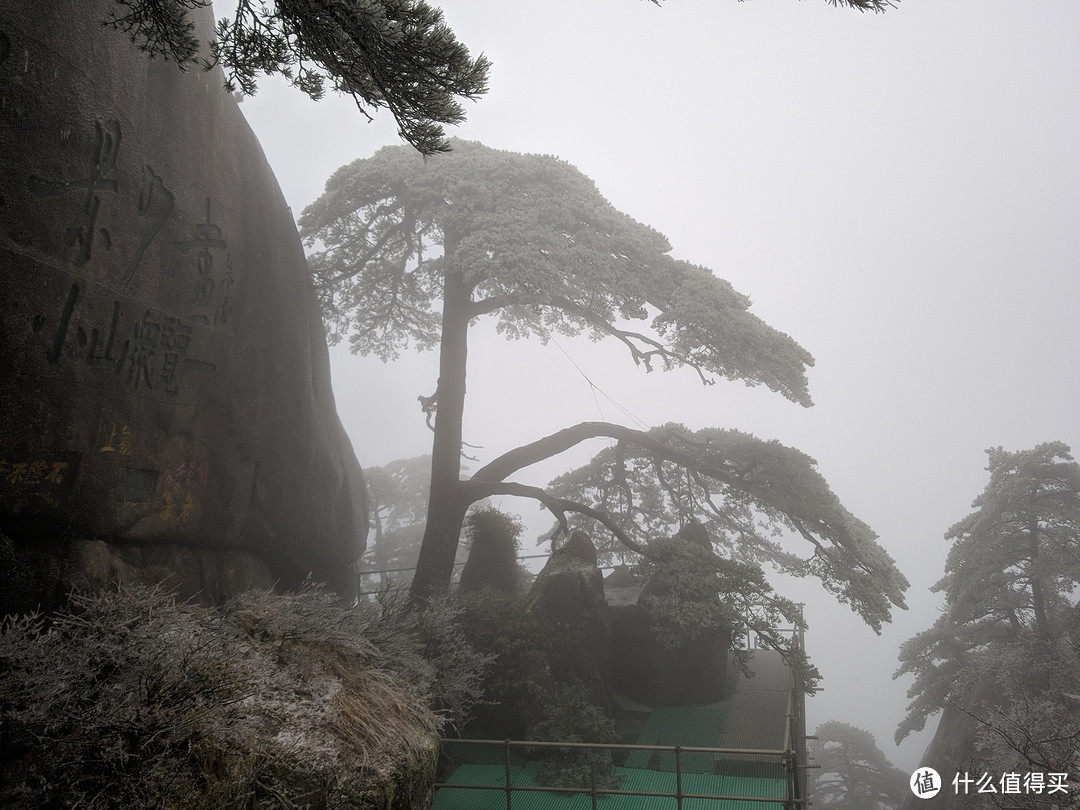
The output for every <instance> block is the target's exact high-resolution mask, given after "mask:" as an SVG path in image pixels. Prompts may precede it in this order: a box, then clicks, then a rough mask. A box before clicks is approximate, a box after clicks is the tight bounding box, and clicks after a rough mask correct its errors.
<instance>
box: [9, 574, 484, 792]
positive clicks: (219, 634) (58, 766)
mask: <svg viewBox="0 0 1080 810" xmlns="http://www.w3.org/2000/svg"><path fill="white" fill-rule="evenodd" d="M425 623H426V624H428V625H430V624H436V625H439V629H438V630H431V629H430V628H428V629H426V630H424V626H425ZM421 630H423V632H421ZM440 633H442V634H443V635H445V636H449V637H451V638H452V637H453V636H454V630H453V627H452V620H451V621H449V622H447V621H441V622H440V621H437V620H435V619H431V618H424V617H423V614H414V613H407V612H405V611H401V610H386V609H384V608H382V607H379V606H367V607H364V606H361V607H359V608H352V607H350V606H348V605H345V604H343V603H342V602H341V601H340V600H339V599H338V598H337V597H335V596H333V595H332V594H329V593H327V592H325V591H323V590H321V589H319V588H316V587H312V588H306V589H304V590H302V591H301V592H299V593H293V594H286V595H276V594H272V593H267V592H251V593H247V594H243V595H241V596H239V597H237V598H236V599H234V600H233V601H232V602H230V603H229V604H227V605H226V606H224V607H222V608H217V609H211V608H203V607H196V606H191V605H183V604H180V605H178V604H176V603H175V601H174V600H173V599H172V598H170V597H169V596H168V595H166V594H165V593H163V592H162V591H160V590H158V589H147V588H138V587H124V588H121V589H119V590H117V591H112V592H99V593H92V594H77V595H75V596H73V597H72V600H71V606H70V608H69V609H68V610H67V611H65V612H64V613H62V614H59V615H56V616H52V617H43V616H40V615H26V616H22V617H19V618H9V619H7V620H6V622H5V626H4V628H3V633H2V634H0V735H2V736H0V806H3V807H11V808H41V807H50V806H51V807H72V806H79V807H85V808H121V807H123V808H138V807H169V808H262V807H267V808H269V807H291V806H297V807H309V808H313V809H314V808H330V807H334V808H339V807H358V808H362V807H375V806H378V807H383V806H385V801H386V799H385V795H386V792H387V785H388V784H390V783H391V782H395V783H397V787H396V790H397V791H398V793H399V795H400V793H401V791H402V773H409V772H421V773H422V772H424V771H425V770H427V769H429V768H430V767H431V766H432V764H433V762H434V757H435V754H436V738H437V735H438V733H439V731H440V729H441V727H442V725H443V717H442V716H440V715H439V714H437V713H436V712H435V711H434V710H433V709H432V708H431V704H432V701H434V700H436V699H437V698H436V692H437V689H436V676H437V674H438V672H439V671H441V670H447V669H451V670H452V669H454V668H455V667H459V668H460V667H464V668H465V669H467V668H468V667H469V666H474V665H478V663H480V659H478V658H476V657H475V656H472V657H471V658H470V657H469V656H465V660H464V662H448V661H446V660H441V659H440V655H444V656H445V655H453V654H455V653H457V652H462V650H459V649H457V648H451V647H444V648H443V649H442V651H441V652H440V651H439V650H434V651H433V653H434V655H433V657H432V658H425V656H424V652H425V648H428V649H429V651H430V650H431V638H434V637H438V636H439V634H440ZM464 677H466V680H467V675H466V676H464ZM475 677H479V673H476V674H475ZM456 700H458V702H459V705H458V706H457V707H456V709H455V710H457V711H461V710H462V708H463V703H467V700H466V699H464V698H463V697H462V696H458V697H457V698H456ZM464 708H465V709H467V706H464ZM421 781H422V780H421Z"/></svg>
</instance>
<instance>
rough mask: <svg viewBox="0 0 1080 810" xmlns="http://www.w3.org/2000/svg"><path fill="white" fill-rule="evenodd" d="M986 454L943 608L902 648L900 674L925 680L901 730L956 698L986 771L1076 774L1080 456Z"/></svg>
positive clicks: (1056, 447)
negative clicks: (984, 476) (983, 478)
mask: <svg viewBox="0 0 1080 810" xmlns="http://www.w3.org/2000/svg"><path fill="white" fill-rule="evenodd" d="M987 455H988V457H989V466H988V467H987V469H988V471H989V473H990V480H989V483H988V484H987V485H986V488H985V490H984V491H983V493H982V494H981V495H979V497H977V498H976V499H975V501H974V504H973V506H974V507H975V511H974V512H972V513H971V514H970V515H968V516H967V517H966V518H964V519H963V520H961V521H960V522H959V523H957V524H956V525H954V526H953V527H952V528H951V529H949V531H948V532H947V533H946V535H945V537H946V539H947V540H949V541H951V542H952V544H953V545H952V548H951V549H950V551H949V556H948V559H947V561H946V564H945V576H944V577H943V578H942V579H941V580H940V581H939V582H938V583H937V584H936V585H935V586H934V588H933V590H935V591H937V592H941V593H943V594H944V595H945V609H944V611H943V612H942V613H941V616H940V617H939V618H938V619H937V621H935V622H934V624H933V626H932V627H931V628H930V629H928V630H925V631H923V632H921V633H919V634H918V635H916V636H915V637H913V638H911V639H909V640H908V641H906V642H905V643H904V645H903V646H902V647H901V650H900V662H901V666H900V669H899V670H898V672H897V676H900V675H904V674H912V675H914V677H915V681H914V684H913V685H912V686H911V688H910V689H909V690H908V696H909V697H910V698H912V702H911V704H910V705H909V707H908V714H907V717H906V718H905V719H904V720H903V722H902V723H901V724H900V727H899V729H898V730H897V732H896V739H897V741H899V740H902V739H903V738H904V737H905V736H907V735H908V734H909V733H911V732H912V731H916V730H919V729H921V728H922V727H923V725H924V724H925V722H926V720H927V718H928V717H930V716H931V715H932V714H934V713H935V712H937V711H939V710H941V709H943V708H945V707H946V706H951V707H952V708H954V709H956V710H958V712H953V716H962V717H966V718H967V719H968V720H972V721H974V723H975V725H976V728H977V734H976V737H975V750H972V751H967V752H965V755H966V756H967V757H970V758H971V759H972V760H974V762H975V764H977V765H981V766H982V767H983V768H984V769H985V770H986V771H988V772H996V773H1007V772H1011V771H1016V770H1020V771H1023V772H1025V773H1026V772H1032V771H1038V772H1042V773H1067V772H1070V771H1072V772H1075V771H1076V770H1077V766H1078V763H1077V753H1076V752H1077V742H1078V741H1080V619H1078V614H1077V608H1076V606H1075V605H1074V604H1073V602H1074V599H1075V595H1076V593H1077V588H1078V587H1080V464H1077V462H1076V461H1074V460H1073V457H1072V454H1071V452H1070V450H1069V448H1068V446H1066V445H1065V444H1063V443H1061V442H1048V443H1046V444H1040V445H1038V446H1037V447H1034V448H1032V449H1030V450H1025V451H1019V452H1010V451H1006V450H1003V449H1002V448H994V449H991V450H988V451H987ZM1057 798H1061V797H1060V796H1058V797H1057ZM1017 801H1018V802H1019V801H1020V800H1019V799H1018V800H1017ZM1024 801H1026V802H1028V803H1027V804H1023V805H1022V806H1025V807H1026V806H1041V805H1039V802H1045V803H1047V804H1052V803H1053V801H1055V798H1054V797H1048V796H1045V795H1044V796H1041V797H1040V796H1035V795H1032V796H1031V797H1024Z"/></svg>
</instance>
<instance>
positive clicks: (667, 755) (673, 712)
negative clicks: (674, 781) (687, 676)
mask: <svg viewBox="0 0 1080 810" xmlns="http://www.w3.org/2000/svg"><path fill="white" fill-rule="evenodd" d="M726 716H727V712H725V711H723V710H722V709H710V708H706V707H703V706H670V707H664V708H657V709H653V712H652V715H651V716H650V717H649V720H648V722H647V723H646V724H645V728H643V729H642V731H641V734H640V735H639V736H638V739H637V744H638V745H689V746H701V747H703V748H713V747H716V746H717V745H719V740H720V735H721V733H722V732H723V730H724V719H725V717H726ZM715 760H716V754H703V753H693V754H682V755H681V761H680V766H681V770H682V772H683V773H712V771H713V762H714V761H715ZM625 764H626V767H627V768H641V769H647V770H651V771H669V772H671V773H674V772H675V753H674V752H672V751H632V752H630V754H629V756H627V758H626V763H625Z"/></svg>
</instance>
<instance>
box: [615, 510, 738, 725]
mask: <svg viewBox="0 0 1080 810" xmlns="http://www.w3.org/2000/svg"><path fill="white" fill-rule="evenodd" d="M657 547H662V548H663V553H664V554H668V555H671V554H678V555H685V556H687V557H690V558H693V557H694V556H695V555H700V554H702V553H708V554H712V553H713V551H712V544H711V542H710V541H709V536H708V533H707V532H706V531H705V528H704V527H703V526H701V524H699V523H691V524H688V526H687V527H686V528H684V529H683V530H681V531H680V532H679V533H678V534H676V535H675V536H674V537H673V538H671V539H669V540H663V541H661V542H660V543H658V544H656V545H654V548H657ZM628 574H629V571H620V570H619V569H616V570H615V571H613V572H612V573H611V574H610V575H609V577H608V579H607V581H605V583H604V586H605V597H606V600H607V604H608V607H609V615H610V617H611V671H612V673H613V681H612V688H613V689H614V691H615V692H616V693H617V694H619V695H623V696H625V697H627V698H630V699H631V700H633V701H635V702H637V703H641V704H644V705H646V706H681V705H688V704H701V703H712V702H715V701H719V700H723V699H724V698H726V697H727V696H728V695H729V694H730V691H731V685H730V683H729V678H728V646H729V644H730V641H731V638H730V633H729V632H727V631H725V630H723V629H718V628H710V629H703V630H702V631H701V632H700V633H699V634H698V635H697V636H696V637H695V638H694V639H693V640H688V641H684V642H682V643H679V644H675V645H674V646H673V645H671V644H665V643H663V641H662V640H661V638H660V631H658V629H657V627H656V624H655V621H654V617H653V608H652V605H653V600H655V599H657V598H661V597H668V596H671V594H672V592H673V586H672V583H671V582H670V581H668V580H667V579H665V578H664V577H663V576H660V577H654V578H653V579H650V580H649V581H648V582H645V583H640V582H638V583H636V584H635V582H634V581H633V580H632V578H631V577H630V576H628Z"/></svg>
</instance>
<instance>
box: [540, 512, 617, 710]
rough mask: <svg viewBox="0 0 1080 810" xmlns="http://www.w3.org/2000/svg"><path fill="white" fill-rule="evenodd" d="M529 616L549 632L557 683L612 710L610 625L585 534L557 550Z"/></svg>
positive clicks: (592, 550) (572, 536)
mask: <svg viewBox="0 0 1080 810" xmlns="http://www.w3.org/2000/svg"><path fill="white" fill-rule="evenodd" d="M526 604H527V607H528V610H529V613H530V614H532V615H533V616H534V617H535V618H536V620H537V621H538V622H540V623H542V624H543V625H546V626H547V627H548V628H550V629H551V630H552V631H553V637H554V638H557V639H558V640H559V644H558V645H557V647H556V648H555V649H553V650H552V651H551V652H550V653H549V656H548V657H549V661H550V665H551V673H552V676H553V677H554V679H555V682H556V683H571V682H575V681H576V682H577V683H578V684H580V686H581V688H582V690H583V692H584V693H585V695H586V696H587V698H588V699H589V701H590V702H591V703H592V704H593V705H596V706H600V707H602V708H604V709H607V710H609V711H610V709H611V701H612V696H611V662H610V650H611V624H610V621H609V619H608V607H607V602H606V601H605V600H604V578H603V575H602V574H601V572H600V569H599V568H598V567H597V559H596V547H595V546H594V545H593V542H592V540H591V539H590V538H589V535H588V534H586V533H585V532H583V531H575V532H572V533H571V534H570V537H569V538H567V540H566V542H565V543H564V544H563V545H561V546H559V548H557V549H556V550H555V551H554V552H552V554H551V557H550V558H549V559H548V562H547V564H546V565H545V566H544V568H543V570H541V571H540V573H539V574H538V575H537V577H536V581H535V582H534V583H533V586H532V588H531V589H530V591H529V595H528V598H527V600H526Z"/></svg>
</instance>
